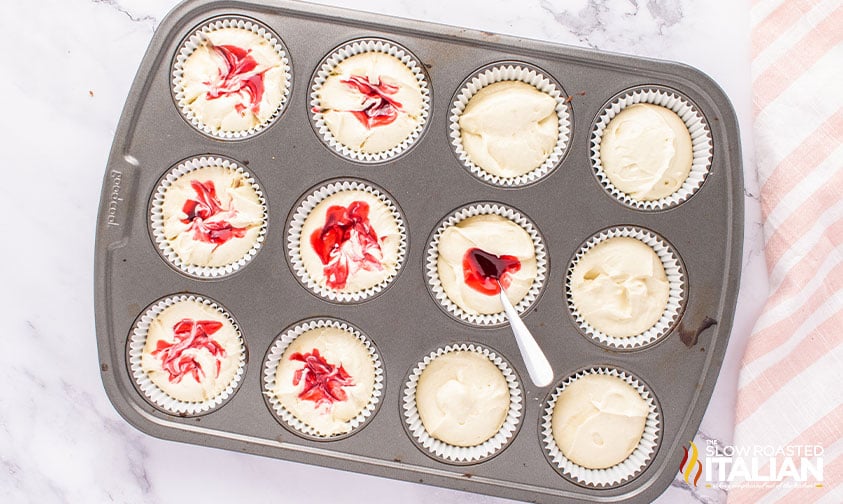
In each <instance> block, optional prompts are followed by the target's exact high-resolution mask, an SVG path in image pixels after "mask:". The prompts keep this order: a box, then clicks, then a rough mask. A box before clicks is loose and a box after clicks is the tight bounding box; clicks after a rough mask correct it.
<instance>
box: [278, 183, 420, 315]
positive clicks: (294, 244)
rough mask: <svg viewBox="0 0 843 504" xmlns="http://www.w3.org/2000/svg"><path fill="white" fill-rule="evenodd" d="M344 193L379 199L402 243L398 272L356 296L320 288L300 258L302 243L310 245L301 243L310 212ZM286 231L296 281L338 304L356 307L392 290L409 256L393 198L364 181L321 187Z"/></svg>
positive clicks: (355, 292) (399, 215) (400, 216)
mask: <svg viewBox="0 0 843 504" xmlns="http://www.w3.org/2000/svg"><path fill="white" fill-rule="evenodd" d="M343 191H364V192H367V193H370V194H372V195H374V196H376V197H377V198H378V199H379V200H381V201H382V202H383V203H384V205H386V206H387V208H389V210H390V212H391V213H392V216H393V217H394V218H395V222H396V224H397V227H398V232H399V234H400V235H401V241H400V243H399V244H398V257H397V258H396V261H395V262H396V265H395V271H393V272H392V274H390V275H389V276H387V277H386V278H384V279H383V280H382V281H381V282H379V283H378V284H377V285H374V286H372V287H369V288H367V289H363V290H359V291H354V292H339V291H336V290H334V289H331V288H330V287H328V286H327V285H320V284H319V283H318V282H317V281H316V280H315V279H314V278H313V277H312V276H310V274H309V273H308V272H307V268H305V266H304V262H303V261H302V257H301V246H302V243H304V244H307V243H308V241H307V240H306V239H305V240H304V241H302V238H301V232H302V227H303V226H304V222H305V219H307V216H308V215H310V212H311V211H313V209H314V208H316V205H318V204H319V203H321V202H322V200H324V199H325V198H327V197H329V196H331V195H332V194H336V193H339V192H343ZM287 229H288V231H287V259H288V260H289V261H290V267H291V268H292V270H293V271H294V272H295V274H296V278H298V279H299V282H301V284H302V285H304V286H305V287H306V288H307V289H308V290H310V291H311V292H313V293H314V294H316V295H318V296H319V297H321V298H323V299H327V300H329V301H334V302H338V303H355V302H359V301H363V300H365V299H369V298H371V297H372V296H375V295H377V294H379V293H380V292H382V291H383V290H384V289H385V288H386V287H387V286H389V285H390V284H391V283H392V281H393V280H395V277H397V276H398V274H399V273H400V272H401V270H402V268H403V267H404V260H405V259H406V256H407V227H406V225H405V224H404V217H403V215H402V214H401V211H400V210H399V209H398V205H397V204H396V203H395V201H394V200H393V199H392V197H391V196H389V195H388V194H387V193H386V192H385V191H383V190H382V189H378V188H376V187H374V186H373V185H371V184H369V183H368V182H364V181H362V180H354V179H347V180H339V181H335V182H330V183H327V184H325V185H323V186H321V187H319V188H318V189H316V190H315V191H314V192H312V193H311V194H309V195H308V196H307V197H305V198H304V199H303V200H302V201H301V203H300V204H299V206H298V208H296V210H295V212H293V214H292V216H291V218H290V223H289V224H288V226H287Z"/></svg>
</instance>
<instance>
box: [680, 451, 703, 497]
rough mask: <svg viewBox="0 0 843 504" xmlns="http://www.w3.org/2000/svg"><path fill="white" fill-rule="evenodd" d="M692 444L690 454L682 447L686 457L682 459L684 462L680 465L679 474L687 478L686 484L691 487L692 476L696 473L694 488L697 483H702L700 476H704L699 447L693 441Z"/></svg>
mask: <svg viewBox="0 0 843 504" xmlns="http://www.w3.org/2000/svg"><path fill="white" fill-rule="evenodd" d="M690 443H691V451H690V454H689V452H688V449H687V448H685V447H684V446H683V447H682V449H683V450H684V451H685V456H684V457H682V462H680V463H679V472H680V473H682V476H684V477H685V483H687V484H689V485H690V484H691V474H694V472H696V474H695V475H694V486H697V482H699V481H700V476H702V462H700V460H699V456H700V453H699V452H698V451H697V445H695V444H694V442H693V441H690ZM689 455H690V457H689Z"/></svg>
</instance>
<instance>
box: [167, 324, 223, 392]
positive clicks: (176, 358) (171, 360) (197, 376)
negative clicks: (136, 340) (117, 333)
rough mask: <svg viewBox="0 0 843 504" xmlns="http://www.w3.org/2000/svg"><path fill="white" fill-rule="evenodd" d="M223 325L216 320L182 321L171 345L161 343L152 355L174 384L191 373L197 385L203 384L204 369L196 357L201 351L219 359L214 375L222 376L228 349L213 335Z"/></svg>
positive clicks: (175, 327)
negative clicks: (222, 366) (159, 361)
mask: <svg viewBox="0 0 843 504" xmlns="http://www.w3.org/2000/svg"><path fill="white" fill-rule="evenodd" d="M221 327H222V323H221V322H217V321H215V320H197V321H194V320H193V319H189V318H186V319H182V320H180V321H179V322H177V323H176V325H174V326H173V333H174V336H175V341H174V342H173V343H170V342H168V341H164V340H158V342H157V343H156V345H155V350H153V351H152V355H153V356H155V357H158V358H160V359H161V367H162V368H163V369H164V371H166V372H167V373H168V374H169V375H170V376H169V380H170V382H171V383H179V382H181V380H182V378H184V377H185V376H187V375H188V374H189V375H191V376H193V379H194V380H196V382H197V383H202V381H203V380H204V378H205V370H204V369H202V365H201V364H200V363H199V361H197V360H196V354H197V352H199V351H200V350H207V351H208V353H210V354H211V355H212V356H214V357H215V358H216V369H215V370H214V373H215V376H219V374H220V366H221V364H222V359H223V358H224V357H225V349H224V348H223V347H222V345H220V344H219V343H218V342H217V341H216V340H214V339H213V338H211V335H212V334H214V333H215V332H217V331H219V329H220V328H221Z"/></svg>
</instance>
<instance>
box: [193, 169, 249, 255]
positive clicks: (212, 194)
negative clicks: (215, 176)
mask: <svg viewBox="0 0 843 504" xmlns="http://www.w3.org/2000/svg"><path fill="white" fill-rule="evenodd" d="M190 187H192V188H193V190H194V191H196V199H195V200H192V199H189V200H187V201H185V203H184V206H183V207H182V212H184V214H185V215H186V216H187V217H186V218H184V219H182V220H181V221H182V223H184V224H189V225H190V229H191V230H193V239H194V240H199V241H202V242H205V243H213V244H215V245H222V244H223V243H225V242H227V241H228V240H230V239H232V238H243V237H244V236H246V228H239V227H235V226H233V225H232V224H231V223H230V222H229V221H228V220H227V219H226V218H225V217H228V218H231V217H234V216H235V215H237V210H235V209H233V208H223V206H222V203H221V202H220V200H219V198H217V191H216V188H215V187H214V183H213V181H210V180H208V181H207V182H199V181H198V180H192V181H191V182H190Z"/></svg>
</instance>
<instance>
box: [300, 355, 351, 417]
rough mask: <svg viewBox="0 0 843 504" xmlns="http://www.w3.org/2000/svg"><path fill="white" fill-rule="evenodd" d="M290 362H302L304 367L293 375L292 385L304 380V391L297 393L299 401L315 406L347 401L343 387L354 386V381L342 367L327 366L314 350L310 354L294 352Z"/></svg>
mask: <svg viewBox="0 0 843 504" xmlns="http://www.w3.org/2000/svg"><path fill="white" fill-rule="evenodd" d="M290 360H291V361H300V362H304V367H303V368H301V369H299V370H297V371H296V372H295V373H294V374H293V385H298V384H299V383H301V382H302V380H304V389H302V391H301V392H300V393H299V399H302V400H305V401H313V402H315V403H316V406H320V405H322V404H333V403H334V402H336V401H345V400H346V399H348V395H347V394H346V393H345V390H343V387H350V386H352V385H354V381H353V380H352V379H351V376H349V374H348V373H347V372H346V371H345V369H343V367H342V365H340V366H339V367H337V366H334V365H333V364H329V363H328V362H327V361H326V360H325V359H324V358H323V357H322V356H321V355H319V350H318V349H316V348H314V349H313V351H312V352H310V353H305V354H301V353H299V352H296V353H294V354H293V355H291V356H290Z"/></svg>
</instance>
